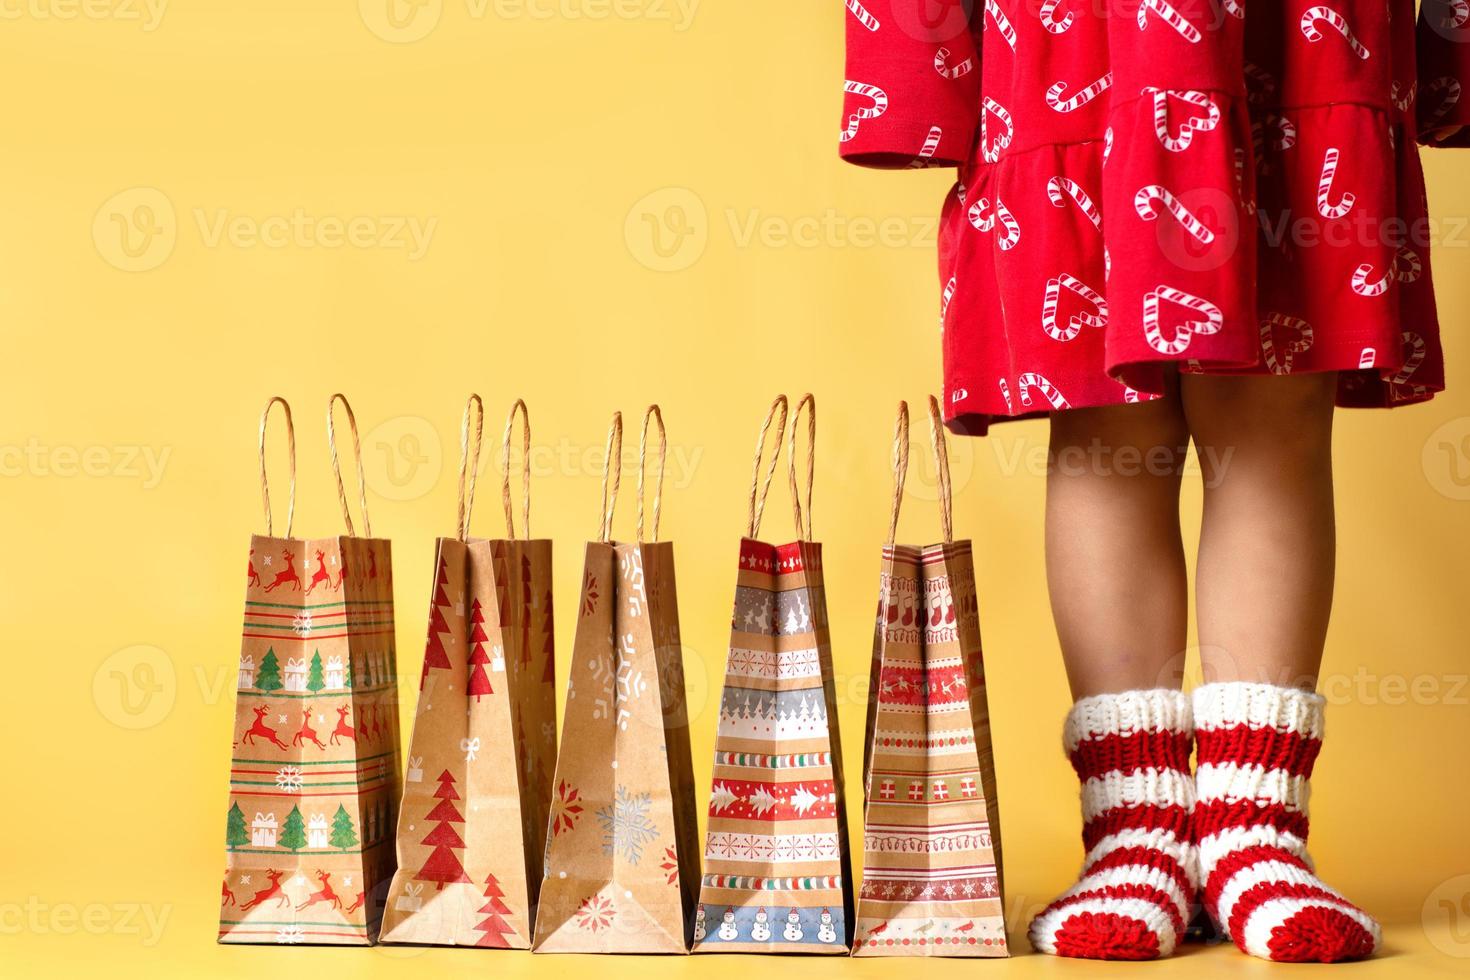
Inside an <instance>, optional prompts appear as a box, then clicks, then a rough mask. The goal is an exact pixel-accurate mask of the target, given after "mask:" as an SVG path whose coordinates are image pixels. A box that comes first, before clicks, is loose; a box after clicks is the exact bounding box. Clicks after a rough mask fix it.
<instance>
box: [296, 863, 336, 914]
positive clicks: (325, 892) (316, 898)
mask: <svg viewBox="0 0 1470 980" xmlns="http://www.w3.org/2000/svg"><path fill="white" fill-rule="evenodd" d="M316 880H317V881H319V882H321V883H322V887H321V889H320V890H319V891H314V892H312V893H311V894H310V895H308V896H307V898H306V901H304V902H302V903H301V904H300V905H298V906H296V911H298V912H300V911H301V910H302V909H309V908H311V907H312V906H313V905H319V904H321V903H323V902H325V903H326V904H328V905H330V906H332V908H334V909H336V910H337V911H339V912H340V911H342V898H341V896H340V895H338V894H337V893H336V892H335V891H333V890H332V876H331V874H329V873H328V872H326V871H318V872H317V873H316Z"/></svg>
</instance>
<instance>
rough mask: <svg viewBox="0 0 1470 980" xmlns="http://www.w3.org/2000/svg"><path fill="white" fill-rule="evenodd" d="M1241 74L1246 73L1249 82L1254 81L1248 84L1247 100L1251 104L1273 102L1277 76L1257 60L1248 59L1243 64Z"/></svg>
mask: <svg viewBox="0 0 1470 980" xmlns="http://www.w3.org/2000/svg"><path fill="white" fill-rule="evenodd" d="M1241 74H1243V75H1245V80H1246V81H1247V82H1254V83H1255V84H1253V85H1248V86H1246V94H1245V100H1246V101H1247V102H1249V103H1250V104H1251V105H1263V104H1265V103H1268V102H1272V101H1274V100H1275V98H1276V78H1275V76H1273V75H1272V74H1271V73H1270V72H1268V71H1266V70H1265V69H1264V68H1262V67H1261V66H1260V65H1257V64H1256V63H1255V62H1252V61H1247V62H1246V63H1245V64H1244V65H1242V66H1241Z"/></svg>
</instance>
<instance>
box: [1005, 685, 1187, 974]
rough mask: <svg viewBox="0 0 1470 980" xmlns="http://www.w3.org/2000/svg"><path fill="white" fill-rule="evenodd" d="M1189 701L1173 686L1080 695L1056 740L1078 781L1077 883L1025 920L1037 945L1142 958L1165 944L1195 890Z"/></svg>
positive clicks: (1170, 944) (1182, 921) (1180, 924)
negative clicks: (1081, 855) (1081, 854)
mask: <svg viewBox="0 0 1470 980" xmlns="http://www.w3.org/2000/svg"><path fill="white" fill-rule="evenodd" d="M1191 736H1192V732H1191V722H1190V705H1189V699H1188V698H1187V697H1186V696H1185V695H1184V694H1183V693H1181V692H1179V691H1171V690H1162V689H1160V690H1152V691H1127V692H1124V693H1122V694H1099V695H1095V696H1093V697H1089V698H1083V699H1082V700H1081V701H1078V702H1077V703H1076V704H1075V705H1073V707H1072V710H1071V712H1070V713H1069V714H1068V715H1067V721H1066V726H1065V728H1064V731H1063V741H1064V744H1065V748H1066V750H1067V755H1068V757H1069V758H1070V759H1071V760H1072V768H1073V769H1075V770H1076V771H1077V777H1078V778H1079V779H1081V780H1082V821H1083V823H1082V840H1083V844H1084V846H1085V847H1086V849H1087V856H1086V858H1085V859H1084V860H1083V862H1082V875H1081V877H1080V878H1079V879H1078V881H1077V883H1076V884H1075V885H1073V886H1072V887H1071V888H1069V889H1068V890H1067V891H1065V892H1063V893H1062V894H1061V896H1059V897H1058V898H1057V900H1056V901H1054V902H1052V903H1051V904H1050V905H1049V906H1047V907H1046V908H1045V909H1044V910H1043V911H1042V913H1041V914H1040V915H1038V916H1037V917H1036V919H1035V920H1034V921H1032V923H1031V930H1030V938H1031V945H1032V946H1034V947H1035V948H1036V949H1037V950H1038V951H1039V952H1043V953H1052V954H1054V955H1057V956H1073V957H1081V958H1084V959H1096V960H1148V959H1154V958H1156V957H1160V956H1168V955H1169V954H1170V953H1172V952H1173V951H1174V946H1175V944H1176V943H1177V942H1178V940H1179V937H1180V936H1181V935H1183V933H1184V928H1185V925H1186V924H1187V922H1188V920H1189V911H1190V904H1191V903H1192V902H1193V900H1194V895H1195V891H1196V889H1197V888H1198V887H1199V875H1198V870H1197V862H1196V856H1195V852H1194V847H1193V845H1192V843H1191V841H1190V834H1189V826H1190V814H1191V811H1192V810H1193V809H1194V780H1193V779H1191V778H1190V774H1189V747H1190V741H1191Z"/></svg>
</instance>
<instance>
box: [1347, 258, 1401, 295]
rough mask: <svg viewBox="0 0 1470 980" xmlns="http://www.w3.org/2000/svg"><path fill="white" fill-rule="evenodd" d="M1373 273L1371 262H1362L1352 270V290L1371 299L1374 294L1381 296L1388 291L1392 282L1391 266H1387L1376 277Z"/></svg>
mask: <svg viewBox="0 0 1470 980" xmlns="http://www.w3.org/2000/svg"><path fill="white" fill-rule="evenodd" d="M1372 275H1373V263H1371V262H1364V263H1363V264H1362V265H1360V266H1358V267H1357V268H1356V269H1354V270H1353V292H1355V293H1357V294H1358V295H1359V296H1366V297H1368V298H1369V299H1372V298H1373V297H1374V296H1382V295H1383V294H1384V293H1386V292H1388V287H1389V285H1390V284H1391V283H1392V282H1393V267H1392V266H1389V269H1388V271H1387V272H1385V273H1384V274H1383V275H1381V276H1379V277H1378V278H1377V279H1373V278H1371V277H1372Z"/></svg>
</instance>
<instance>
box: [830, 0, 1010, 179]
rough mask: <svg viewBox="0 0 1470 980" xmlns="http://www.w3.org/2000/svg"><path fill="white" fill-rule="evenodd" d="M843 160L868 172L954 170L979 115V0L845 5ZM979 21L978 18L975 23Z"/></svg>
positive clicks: (872, 0) (857, 0) (869, 0)
mask: <svg viewBox="0 0 1470 980" xmlns="http://www.w3.org/2000/svg"><path fill="white" fill-rule="evenodd" d="M846 4H847V77H846V80H845V81H844V83H843V93H844V94H843V99H842V132H841V134H840V136H839V137H838V139H839V142H840V149H841V154H842V158H843V159H844V160H847V161H849V162H851V163H855V164H858V165H859V166H863V167H879V168H889V169H891V168H899V167H925V166H940V167H944V166H948V167H952V166H956V165H958V164H960V163H962V162H964V160H965V159H966V157H968V155H969V152H970V148H971V143H972V141H973V139H974V136H975V127H976V125H977V124H978V121H979V118H980V56H979V52H978V50H977V45H976V38H975V35H974V33H972V30H971V21H972V19H974V18H972V14H971V11H972V10H977V9H978V11H979V13H978V15H975V16H976V17H978V18H983V17H984V16H985V14H984V9H985V8H984V4H983V3H982V2H979V0H846ZM977 23H978V20H977Z"/></svg>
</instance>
